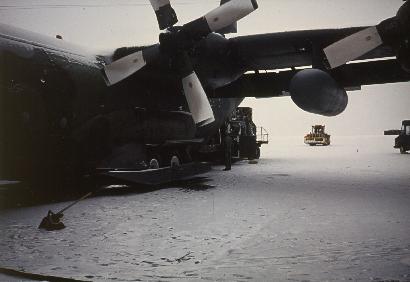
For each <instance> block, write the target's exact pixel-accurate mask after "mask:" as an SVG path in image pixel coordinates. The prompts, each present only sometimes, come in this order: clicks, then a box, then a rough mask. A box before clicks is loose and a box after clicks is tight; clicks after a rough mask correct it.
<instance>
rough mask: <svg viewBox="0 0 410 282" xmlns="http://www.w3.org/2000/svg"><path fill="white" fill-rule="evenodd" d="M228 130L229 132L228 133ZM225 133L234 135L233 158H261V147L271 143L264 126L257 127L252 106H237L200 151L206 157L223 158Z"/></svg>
mask: <svg viewBox="0 0 410 282" xmlns="http://www.w3.org/2000/svg"><path fill="white" fill-rule="evenodd" d="M227 132H228V133H227ZM224 134H229V135H230V136H231V137H232V147H231V152H232V159H234V160H240V159H249V160H254V159H259V158H260V154H261V152H260V147H261V146H262V144H268V143H269V134H268V132H267V131H266V129H265V128H263V127H257V126H256V125H255V123H254V122H253V120H252V108H250V107H237V108H236V110H235V111H233V113H232V114H231V117H230V118H229V120H228V121H227V122H226V123H225V125H224V126H222V127H221V128H220V129H219V132H218V133H217V134H216V135H215V136H213V137H212V138H211V139H210V141H209V142H208V143H207V144H206V145H203V146H202V148H201V150H200V152H201V157H205V159H212V160H215V159H222V158H223V156H224V146H223V138H224V136H225V135H224Z"/></svg>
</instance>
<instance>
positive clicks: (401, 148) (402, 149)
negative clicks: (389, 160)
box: [400, 146, 406, 154]
mask: <svg viewBox="0 0 410 282" xmlns="http://www.w3.org/2000/svg"><path fill="white" fill-rule="evenodd" d="M405 153H406V150H404V147H403V146H401V147H400V154H405Z"/></svg>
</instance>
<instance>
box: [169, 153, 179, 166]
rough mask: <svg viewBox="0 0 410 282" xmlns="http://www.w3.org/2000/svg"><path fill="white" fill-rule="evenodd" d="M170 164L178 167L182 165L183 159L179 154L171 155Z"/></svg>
mask: <svg viewBox="0 0 410 282" xmlns="http://www.w3.org/2000/svg"><path fill="white" fill-rule="evenodd" d="M170 165H171V168H177V167H180V166H181V161H180V160H179V158H178V156H176V155H173V156H172V157H171V162H170Z"/></svg>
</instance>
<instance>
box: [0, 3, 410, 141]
mask: <svg viewBox="0 0 410 282" xmlns="http://www.w3.org/2000/svg"><path fill="white" fill-rule="evenodd" d="M218 3H219V0H173V1H172V4H173V6H174V8H175V10H176V12H177V14H178V18H179V20H180V23H181V24H182V23H185V22H188V21H190V20H192V19H194V18H197V17H198V16H201V15H203V14H204V13H206V12H207V11H209V10H210V9H212V8H213V7H216V6H217V5H218ZM258 3H259V9H258V10H257V11H256V12H254V13H253V14H251V15H250V16H248V17H247V18H245V19H243V20H242V21H240V22H239V34H240V35H245V34H255V33H268V32H277V31H290V30H301V29H321V28H337V27H349V26H364V25H372V24H377V23H378V22H380V21H381V20H382V19H385V18H387V17H391V16H393V15H395V13H396V12H397V9H398V8H399V7H400V5H401V4H402V3H403V1H402V0H354V1H353V0H344V1H340V0H258ZM0 21H1V22H3V23H7V24H11V25H16V26H19V27H22V28H26V29H29V30H33V31H36V32H39V33H43V34H48V35H52V36H55V35H56V34H60V35H62V36H63V38H64V40H66V41H70V42H73V43H77V44H80V45H84V46H88V47H90V48H92V49H97V50H109V49H113V48H116V47H119V46H126V45H127V46H129V45H143V44H149V43H155V42H157V41H158V32H159V30H158V26H157V22H156V18H155V14H154V13H153V11H152V9H151V6H150V4H149V0H81V1H80V0H1V1H0ZM244 105H248V106H252V107H253V108H254V111H255V113H254V116H255V121H256V123H257V125H262V126H264V127H266V128H268V130H269V132H270V133H271V134H272V135H279V134H281V135H303V134H304V133H306V131H308V130H309V129H310V126H311V125H312V124H326V125H327V128H328V131H329V133H331V134H333V135H356V134H372V135H374V134H383V130H385V129H391V128H398V127H399V126H400V124H401V120H402V119H410V83H401V84H390V85H378V86H369V87H364V88H363V90H361V91H355V92H350V93H349V105H348V107H347V109H346V111H345V112H344V113H342V114H341V115H339V116H337V117H333V118H325V117H322V116H318V115H313V114H309V113H306V112H303V111H302V110H300V109H299V108H298V107H297V106H296V105H294V104H293V102H292V100H291V99H290V98H271V99H247V100H246V101H245V103H244Z"/></svg>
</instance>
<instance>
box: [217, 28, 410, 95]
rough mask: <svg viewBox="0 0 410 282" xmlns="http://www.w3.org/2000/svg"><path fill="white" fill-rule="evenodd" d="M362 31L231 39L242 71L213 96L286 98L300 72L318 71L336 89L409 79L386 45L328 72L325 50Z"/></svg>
mask: <svg viewBox="0 0 410 282" xmlns="http://www.w3.org/2000/svg"><path fill="white" fill-rule="evenodd" d="M365 28H366V27H353V28H343V29H325V30H305V31H292V32H281V33H272V34H262V35H251V36H242V37H236V38H232V39H230V41H231V45H232V50H233V53H234V56H236V57H237V60H238V61H239V62H240V65H241V67H242V68H243V69H244V70H245V71H246V73H245V74H244V75H243V76H241V77H240V78H239V79H238V80H236V81H235V82H233V83H231V84H229V85H226V86H224V87H221V88H217V89H216V90H215V91H214V93H213V96H214V97H277V96H288V95H289V87H290V81H291V79H292V78H293V77H294V75H295V74H296V73H297V72H299V71H300V70H302V69H306V68H317V69H320V70H324V71H326V72H327V73H329V74H330V75H331V76H332V77H333V78H334V79H335V81H336V82H337V84H338V85H339V86H340V87H343V88H345V89H346V90H352V89H358V88H360V87H361V86H362V85H370V84H383V83H395V82H405V81H410V73H408V72H406V71H404V70H403V69H402V68H401V66H400V64H399V62H398V61H397V59H396V57H395V52H394V50H393V49H392V48H391V47H390V46H387V45H381V46H379V47H378V48H376V49H374V50H372V51H371V52H368V53H367V54H365V55H364V56H362V57H360V58H358V59H357V60H355V61H354V62H351V63H349V64H346V65H343V66H340V67H338V68H335V69H332V70H331V69H330V68H328V66H327V62H326V59H325V55H324V53H323V49H324V48H325V47H326V46H328V45H330V44H332V43H333V42H336V41H338V40H340V39H342V38H345V37H347V36H349V35H351V34H353V33H356V32H358V31H360V30H362V29H365Z"/></svg>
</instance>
